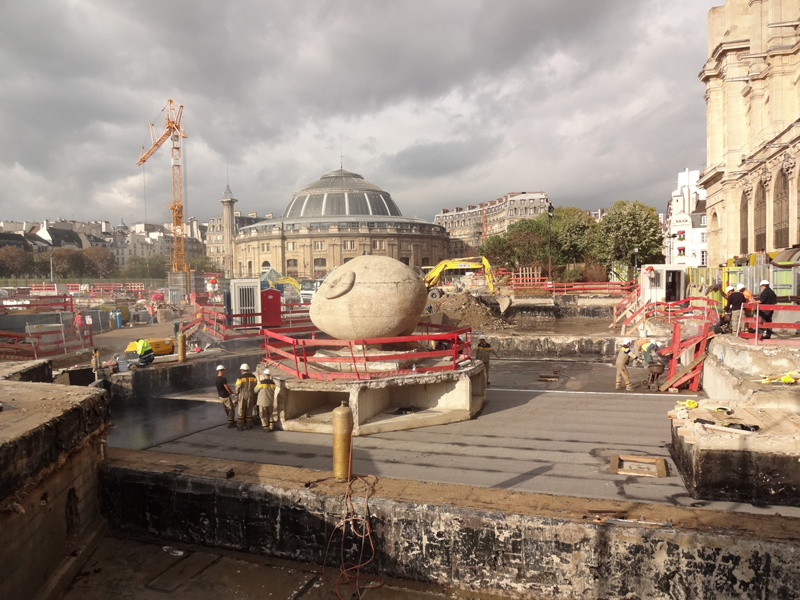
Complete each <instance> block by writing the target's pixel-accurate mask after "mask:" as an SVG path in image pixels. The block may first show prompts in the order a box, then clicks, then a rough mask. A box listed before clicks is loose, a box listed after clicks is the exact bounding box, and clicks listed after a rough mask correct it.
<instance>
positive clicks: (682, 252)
mask: <svg viewBox="0 0 800 600" xmlns="http://www.w3.org/2000/svg"><path fill="white" fill-rule="evenodd" d="M678 256H686V248H678Z"/></svg>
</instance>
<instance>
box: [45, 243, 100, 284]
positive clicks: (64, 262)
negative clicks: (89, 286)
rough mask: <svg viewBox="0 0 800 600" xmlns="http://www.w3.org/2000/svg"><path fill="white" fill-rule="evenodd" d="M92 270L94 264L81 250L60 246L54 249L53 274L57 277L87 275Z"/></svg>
mask: <svg viewBox="0 0 800 600" xmlns="http://www.w3.org/2000/svg"><path fill="white" fill-rule="evenodd" d="M91 271H92V264H91V263H90V262H89V260H88V259H87V258H86V257H85V256H84V255H83V252H82V251H81V250H72V249H71V248H58V249H56V250H54V251H53V274H54V275H55V276H56V277H65V278H66V277H74V278H80V277H87V276H88V275H91Z"/></svg>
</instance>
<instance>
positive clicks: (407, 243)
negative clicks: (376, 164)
mask: <svg viewBox="0 0 800 600" xmlns="http://www.w3.org/2000/svg"><path fill="white" fill-rule="evenodd" d="M234 202H235V200H234ZM224 203H225V200H223V204H224ZM231 212H232V205H231ZM448 240H449V236H448V234H447V231H446V230H445V228H444V227H442V226H440V225H435V224H432V223H428V222H427V221H425V220H424V219H417V218H410V217H404V216H403V215H402V213H401V212H400V209H399V208H398V206H397V204H395V202H394V200H393V199H392V197H391V195H390V194H389V193H388V192H386V191H384V190H382V189H381V188H379V187H378V186H377V185H375V184H373V183H370V182H369V181H366V180H365V179H364V178H363V177H362V176H361V175H359V174H357V173H352V172H350V171H347V170H345V169H339V170H337V171H333V172H332V173H328V174H327V175H323V176H322V177H320V178H319V179H318V180H317V181H315V182H313V183H311V184H309V185H307V186H306V187H304V188H303V189H302V190H300V191H299V192H297V193H296V194H294V196H292V199H291V201H290V202H289V204H288V205H287V206H286V210H284V211H283V215H282V216H281V217H279V218H271V219H266V220H264V221H259V222H258V223H255V224H252V225H248V226H245V227H241V228H239V230H238V233H237V234H236V235H235V237H234V238H233V261H232V263H233V264H232V271H233V273H231V275H232V276H234V277H251V276H252V277H256V276H259V275H260V274H261V273H262V272H263V271H266V270H267V269H269V268H273V269H276V270H277V271H280V272H281V273H283V274H284V275H287V276H291V277H295V278H307V277H311V278H318V277H322V276H324V275H326V274H327V273H328V272H329V271H331V270H333V268H334V267H338V266H340V265H343V264H344V263H346V262H347V261H349V260H351V259H353V258H355V257H356V256H360V255H362V254H376V255H380V256H390V257H392V258H395V259H397V260H399V261H401V262H403V263H405V264H407V265H409V266H411V267H416V266H419V267H422V266H427V265H435V264H436V263H438V262H439V261H440V260H442V259H444V258H446V253H447V244H448ZM226 274H227V273H226Z"/></svg>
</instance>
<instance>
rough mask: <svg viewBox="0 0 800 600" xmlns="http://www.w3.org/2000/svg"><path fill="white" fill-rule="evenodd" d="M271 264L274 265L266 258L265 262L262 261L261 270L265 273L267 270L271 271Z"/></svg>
mask: <svg viewBox="0 0 800 600" xmlns="http://www.w3.org/2000/svg"><path fill="white" fill-rule="evenodd" d="M271 266H272V265H270V264H269V261H268V260H265V261H264V262H262V263H261V272H262V273H264V272H265V271H269V268H270V267H271Z"/></svg>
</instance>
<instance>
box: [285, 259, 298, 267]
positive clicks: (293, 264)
mask: <svg viewBox="0 0 800 600" xmlns="http://www.w3.org/2000/svg"><path fill="white" fill-rule="evenodd" d="M286 268H287V269H296V268H297V259H296V258H289V259H287V261H286Z"/></svg>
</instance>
